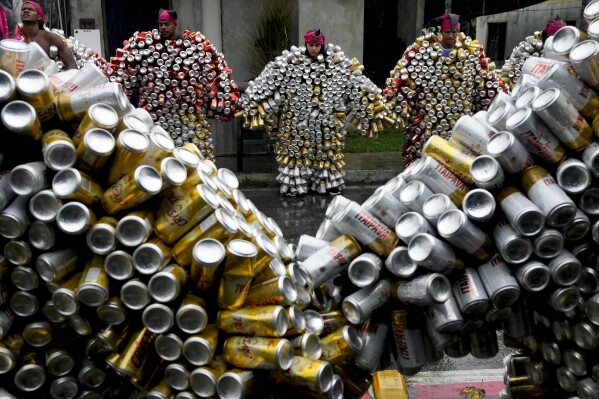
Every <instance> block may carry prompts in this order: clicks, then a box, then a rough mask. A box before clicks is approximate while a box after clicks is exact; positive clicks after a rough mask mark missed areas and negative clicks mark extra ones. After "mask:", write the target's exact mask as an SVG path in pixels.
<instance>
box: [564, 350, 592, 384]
mask: <svg viewBox="0 0 599 399" xmlns="http://www.w3.org/2000/svg"><path fill="white" fill-rule="evenodd" d="M586 362H587V358H586V356H585V355H584V354H583V352H582V351H581V350H576V349H566V350H565V351H564V353H563V355H562V364H563V365H564V366H565V367H566V368H567V369H568V370H570V371H571V372H572V374H574V375H575V376H577V377H584V376H586V375H587V366H586Z"/></svg>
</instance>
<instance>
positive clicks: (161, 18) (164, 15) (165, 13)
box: [158, 10, 177, 25]
mask: <svg viewBox="0 0 599 399" xmlns="http://www.w3.org/2000/svg"><path fill="white" fill-rule="evenodd" d="M160 21H167V22H170V23H171V24H175V25H177V20H176V19H175V18H173V17H171V15H170V14H169V13H168V11H167V10H163V11H162V12H161V13H160V15H159V16H158V22H160Z"/></svg>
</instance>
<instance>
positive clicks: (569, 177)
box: [556, 158, 592, 195]
mask: <svg viewBox="0 0 599 399" xmlns="http://www.w3.org/2000/svg"><path fill="white" fill-rule="evenodd" d="M556 179H557V184H559V186H560V187H561V188H562V190H564V191H565V192H566V193H568V194H574V195H576V194H581V193H582V192H584V191H585V190H586V189H587V188H589V186H590V185H591V181H592V177H591V172H590V170H589V169H588V167H587V166H586V165H585V163H584V162H582V161H579V160H578V159H574V158H570V159H566V160H565V161H564V162H562V163H561V164H560V165H559V166H558V167H557V172H556Z"/></svg>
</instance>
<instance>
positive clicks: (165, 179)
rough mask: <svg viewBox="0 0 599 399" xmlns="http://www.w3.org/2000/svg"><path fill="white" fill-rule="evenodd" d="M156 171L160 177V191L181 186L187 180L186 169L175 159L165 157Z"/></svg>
mask: <svg viewBox="0 0 599 399" xmlns="http://www.w3.org/2000/svg"><path fill="white" fill-rule="evenodd" d="M156 170H158V172H160V175H161V176H162V189H163V190H164V189H166V188H168V187H171V186H181V185H182V184H183V183H185V180H186V179H187V169H185V165H183V163H182V162H181V161H179V160H178V159H177V158H175V157H166V158H164V159H162V160H161V161H160V163H159V164H158V166H157V167H156Z"/></svg>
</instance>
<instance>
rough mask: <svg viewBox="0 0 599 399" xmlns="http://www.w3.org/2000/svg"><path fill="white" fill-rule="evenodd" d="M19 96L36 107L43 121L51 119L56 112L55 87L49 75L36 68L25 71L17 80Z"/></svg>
mask: <svg viewBox="0 0 599 399" xmlns="http://www.w3.org/2000/svg"><path fill="white" fill-rule="evenodd" d="M15 83H16V87H17V91H18V93H19V97H21V98H22V99H23V100H25V101H27V102H28V103H29V104H31V105H32V106H33V108H34V109H35V111H36V113H37V116H38V118H39V119H40V121H41V122H46V121H49V120H50V119H52V118H53V117H54V115H55V114H56V108H55V106H54V98H55V94H54V88H53V87H52V86H51V85H50V81H49V80H48V76H47V75H46V74H45V73H44V72H42V71H38V70H35V69H29V70H26V71H23V73H21V74H20V75H19V76H18V77H17V79H16V80H15Z"/></svg>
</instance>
